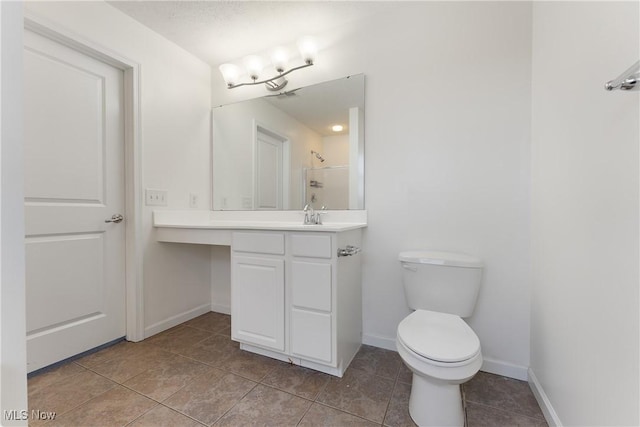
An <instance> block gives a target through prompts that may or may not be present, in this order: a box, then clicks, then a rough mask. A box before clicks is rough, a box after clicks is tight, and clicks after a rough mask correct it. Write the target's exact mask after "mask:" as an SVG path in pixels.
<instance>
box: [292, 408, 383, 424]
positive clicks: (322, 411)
mask: <svg viewBox="0 0 640 427" xmlns="http://www.w3.org/2000/svg"><path fill="white" fill-rule="evenodd" d="M378 425H379V424H376V423H373V422H371V421H368V420H365V419H364V418H360V417H356V416H355V415H351V414H347V413H346V412H342V411H339V410H337V409H334V408H330V407H328V406H324V405H321V404H319V403H314V404H313V405H311V408H310V409H309V411H308V412H307V413H306V414H305V416H304V417H303V418H302V421H300V424H298V426H300V427H311V426H326V427H336V426H345V427H347V426H358V427H375V426H378Z"/></svg>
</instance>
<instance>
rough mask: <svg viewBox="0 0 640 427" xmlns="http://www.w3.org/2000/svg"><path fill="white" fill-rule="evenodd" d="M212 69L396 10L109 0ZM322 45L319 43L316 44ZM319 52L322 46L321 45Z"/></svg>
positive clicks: (336, 4) (356, 5)
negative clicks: (246, 56)
mask: <svg viewBox="0 0 640 427" xmlns="http://www.w3.org/2000/svg"><path fill="white" fill-rule="evenodd" d="M109 4H111V5H112V6H113V7H115V8H117V9H119V10H121V11H122V12H124V13H126V14H127V15H129V16H131V17H132V18H133V19H135V20H137V21H138V22H140V23H142V24H143V25H145V26H147V27H149V28H151V29H152V30H153V31H155V32H157V33H159V34H161V35H162V36H164V37H165V38H167V39H169V40H171V41H172V42H174V43H176V44H177V45H179V46H181V47H182V48H184V49H186V50H187V51H189V52H191V53H192V54H193V55H195V56H197V57H198V58H200V59H202V60H203V61H205V62H207V63H209V64H210V65H211V66H212V67H217V66H218V65H220V64H222V63H224V62H233V61H236V60H238V59H239V58H241V57H243V56H245V55H248V54H252V53H262V52H267V51H269V50H270V49H271V48H273V47H276V46H279V45H285V46H287V45H293V44H294V43H295V41H296V40H297V39H298V38H299V37H300V36H303V35H312V36H313V35H318V34H320V33H323V32H326V31H328V30H330V29H331V28H333V27H337V26H342V25H345V24H349V23H355V22H356V21H359V20H361V19H363V18H366V17H367V16H370V15H372V14H377V13H381V12H384V11H386V10H388V9H390V8H394V7H397V5H398V4H399V2H396V3H395V4H394V2H368V1H356V2H351V1H348V2H347V1H345V2H343V1H319V2H318V1H110V2H109ZM319 42H320V43H322V41H321V40H320V41H319ZM320 47H321V48H322V46H320Z"/></svg>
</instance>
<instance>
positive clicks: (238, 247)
mask: <svg viewBox="0 0 640 427" xmlns="http://www.w3.org/2000/svg"><path fill="white" fill-rule="evenodd" d="M231 248H232V249H233V250H234V251H237V252H253V253H261V254H273V255H284V234H283V233H238V232H236V233H233V237H232V241H231Z"/></svg>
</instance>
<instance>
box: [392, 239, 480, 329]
mask: <svg viewBox="0 0 640 427" xmlns="http://www.w3.org/2000/svg"><path fill="white" fill-rule="evenodd" d="M398 259H399V260H400V263H401V265H402V271H403V274H402V278H403V284H404V293H405V297H406V298H407V304H408V305H409V308H411V309H412V310H431V311H437V312H440V313H450V314H455V315H457V316H460V317H469V316H471V315H472V314H473V309H474V308H475V305H476V300H477V299H478V291H479V290H480V282H481V280H482V267H483V264H482V261H481V260H480V259H478V258H476V257H474V256H471V255H466V254H458V253H451V252H439V251H409V252H401V253H400V255H399V256H398Z"/></svg>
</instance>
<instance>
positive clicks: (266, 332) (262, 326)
mask: <svg viewBox="0 0 640 427" xmlns="http://www.w3.org/2000/svg"><path fill="white" fill-rule="evenodd" d="M231 277H232V278H231V331H232V337H233V339H234V340H237V341H242V342H246V343H251V344H256V345H259V346H262V347H266V348H270V349H273V350H278V351H284V326H285V325H284V260H282V259H273V258H257V257H245V256H235V257H234V258H233V271H232V276H231Z"/></svg>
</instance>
